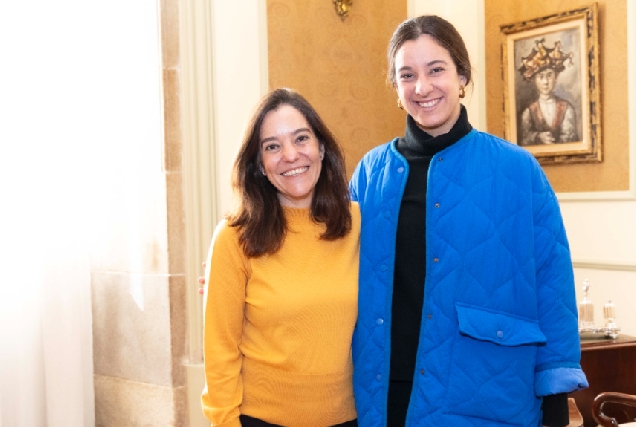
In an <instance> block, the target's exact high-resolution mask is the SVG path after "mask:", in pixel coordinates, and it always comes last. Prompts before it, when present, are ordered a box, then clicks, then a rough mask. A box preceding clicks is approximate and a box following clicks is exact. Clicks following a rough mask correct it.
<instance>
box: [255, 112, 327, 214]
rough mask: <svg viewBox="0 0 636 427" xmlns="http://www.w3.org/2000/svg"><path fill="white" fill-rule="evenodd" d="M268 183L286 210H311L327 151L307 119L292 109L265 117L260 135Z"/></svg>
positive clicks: (270, 113) (271, 113)
mask: <svg viewBox="0 0 636 427" xmlns="http://www.w3.org/2000/svg"><path fill="white" fill-rule="evenodd" d="M260 143H261V149H260V150H261V159H262V161H263V170H264V172H265V175H267V179H268V180H269V182H271V183H272V185H273V186H274V187H276V190H278V200H280V203H281V204H282V205H283V206H289V207H295V208H308V207H310V206H311V201H312V198H313V195H314V188H315V187H316V183H317V182H318V178H319V177H320V171H321V169H322V157H323V155H324V148H323V146H322V144H321V143H320V141H318V138H316V135H315V134H314V131H313V130H312V129H311V126H309V123H307V120H306V119H305V117H304V116H303V115H302V114H301V113H300V111H298V110H297V109H295V108H294V107H292V106H291V105H282V106H280V107H279V108H278V109H276V110H273V111H270V112H269V113H267V114H266V115H265V118H264V120H263V124H262V126H261V133H260Z"/></svg>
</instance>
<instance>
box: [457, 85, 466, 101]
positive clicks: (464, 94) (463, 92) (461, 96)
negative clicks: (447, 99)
mask: <svg viewBox="0 0 636 427" xmlns="http://www.w3.org/2000/svg"><path fill="white" fill-rule="evenodd" d="M465 96H466V90H465V89H464V86H461V87H460V88H459V97H460V98H463V97H465Z"/></svg>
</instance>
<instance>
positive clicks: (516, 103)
mask: <svg viewBox="0 0 636 427" xmlns="http://www.w3.org/2000/svg"><path fill="white" fill-rule="evenodd" d="M597 9H598V7H597V4H593V5H591V6H588V7H582V8H578V9H575V10H570V11H567V12H561V13H557V14H553V15H549V16H545V17H541V18H536V19H531V20H526V21H523V22H518V23H514V24H506V25H501V26H500V31H501V34H502V49H501V53H502V55H501V58H502V74H503V78H504V121H505V123H504V129H505V138H506V139H507V140H509V141H511V142H513V143H514V144H517V145H519V146H521V147H524V148H525V149H527V150H528V151H530V152H531V153H532V154H533V155H534V156H535V157H536V158H537V160H538V161H539V163H541V164H555V163H580V162H600V161H602V159H603V150H602V141H601V104H600V87H599V83H600V79H599V51H598V10H597Z"/></svg>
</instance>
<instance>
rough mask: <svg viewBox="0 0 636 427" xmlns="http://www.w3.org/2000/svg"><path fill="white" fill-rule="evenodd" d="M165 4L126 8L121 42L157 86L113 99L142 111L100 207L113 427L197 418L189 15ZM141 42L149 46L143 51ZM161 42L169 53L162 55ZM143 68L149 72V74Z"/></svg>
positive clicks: (98, 374) (108, 406) (100, 337)
mask: <svg viewBox="0 0 636 427" xmlns="http://www.w3.org/2000/svg"><path fill="white" fill-rule="evenodd" d="M159 4H160V6H161V7H160V11H161V14H160V16H159V17H156V18H159V19H154V20H152V19H150V20H149V19H147V17H148V16H152V15H153V14H156V13H157V10H156V7H157V5H156V4H154V3H152V4H150V5H149V6H148V7H147V9H148V10H145V11H139V10H137V9H135V10H134V11H132V12H131V11H126V13H128V12H131V13H134V12H138V13H140V15H139V16H137V18H138V19H137V22H136V23H135V26H134V27H128V28H120V29H119V30H118V31H120V32H121V31H124V32H126V31H127V32H126V33H125V34H124V35H123V36H124V37H125V39H126V44H117V43H114V44H113V45H114V46H115V48H116V49H120V52H117V54H121V55H122V57H125V55H129V54H130V55H131V57H134V58H135V59H134V60H133V63H132V64H122V67H124V68H125V67H127V66H130V67H131V69H126V73H127V75H126V77H127V79H129V80H131V81H133V82H135V81H136V80H135V79H139V80H138V81H137V82H141V81H144V82H149V83H151V84H154V90H153V91H152V92H150V95H149V94H143V95H140V94H139V93H138V91H136V90H135V88H134V85H133V86H132V87H131V90H130V91H128V92H127V93H125V94H124V95H123V96H122V97H121V98H120V99H118V104H119V106H118V105H113V108H120V109H121V110H123V111H127V109H128V108H131V107H130V106H131V105H134V106H135V108H136V110H135V111H130V114H129V115H128V116H127V117H126V118H124V117H122V118H121V121H120V122H118V123H117V122H116V123H113V124H112V127H113V129H117V128H119V129H128V128H127V127H126V125H127V123H125V122H124V120H127V119H128V118H130V119H131V120H133V123H132V124H131V126H132V128H131V130H132V132H131V133H130V134H124V135H120V136H119V137H118V138H115V139H113V141H112V143H111V149H112V150H114V151H115V152H116V153H117V156H116V159H117V160H116V164H113V165H112V170H111V174H112V176H111V177H110V180H109V186H108V188H107V189H106V191H104V194H101V195H100V196H101V200H102V204H101V206H100V209H99V212H98V213H96V216H98V217H99V223H100V229H99V230H96V234H97V235H98V238H97V239H96V243H95V245H94V247H93V248H92V250H91V281H92V294H93V296H92V299H93V351H94V373H95V413H96V425H97V426H104V427H110V426H112V427H120V426H130V427H135V426H153V427H155V426H157V427H158V426H166V427H173V426H185V425H187V416H186V411H185V409H186V390H185V369H184V366H183V359H184V355H185V346H186V338H185V333H186V310H185V278H184V274H183V273H184V253H185V251H184V222H183V207H182V182H181V181H182V179H181V167H182V165H181V164H182V162H181V133H180V116H179V96H178V89H179V48H178V46H179V43H178V35H177V31H178V19H179V15H178V6H177V0H162V1H160V2H159ZM159 21H160V23H161V27H160V31H158V30H159V29H158V28H157V22H159ZM159 34H161V37H162V44H161V46H160V44H159V43H160V40H159V39H158V36H159ZM153 44H154V45H155V48H156V50H155V51H153V50H152V48H151V46H152V45H153ZM136 46H144V47H145V49H148V51H145V49H144V54H138V53H137V51H135V50H134V49H135V48H136ZM160 47H161V49H162V51H161V58H159V57H157V55H156V53H155V54H152V52H158V50H159V48H160ZM129 48H130V49H131V50H130V51H128V49H129ZM133 52H135V53H133ZM159 61H161V63H160V62H159ZM158 65H161V72H160V73H157V66H158ZM140 69H142V70H145V71H146V72H147V74H145V75H140V72H139V70H140ZM161 80H163V88H164V100H163V105H161V104H162V101H161V92H160V85H161V83H162V82H161ZM135 84H140V83H135ZM162 113H163V114H162ZM162 123H163V135H162V133H161V124H162ZM124 142H125V143H124Z"/></svg>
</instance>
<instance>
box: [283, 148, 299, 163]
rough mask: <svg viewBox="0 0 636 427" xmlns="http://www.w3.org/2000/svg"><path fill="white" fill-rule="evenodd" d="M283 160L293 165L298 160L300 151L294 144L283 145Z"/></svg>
mask: <svg viewBox="0 0 636 427" xmlns="http://www.w3.org/2000/svg"><path fill="white" fill-rule="evenodd" d="M282 155H283V160H285V161H286V162H289V163H292V162H295V161H296V160H297V159H298V150H297V149H296V146H295V145H294V144H293V143H287V144H283V151H282Z"/></svg>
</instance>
